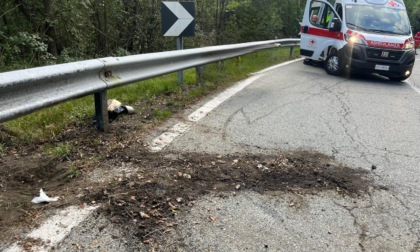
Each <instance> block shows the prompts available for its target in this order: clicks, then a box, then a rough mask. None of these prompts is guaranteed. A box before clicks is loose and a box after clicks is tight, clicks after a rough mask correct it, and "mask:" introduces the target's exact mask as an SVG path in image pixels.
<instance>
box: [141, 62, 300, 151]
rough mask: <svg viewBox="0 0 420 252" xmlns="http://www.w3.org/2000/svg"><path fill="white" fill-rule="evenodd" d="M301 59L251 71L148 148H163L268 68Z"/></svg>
mask: <svg viewBox="0 0 420 252" xmlns="http://www.w3.org/2000/svg"><path fill="white" fill-rule="evenodd" d="M300 60H302V59H297V60H292V61H288V62H285V63H281V64H278V65H275V66H272V67H269V68H266V69H264V70H261V71H259V72H256V73H253V76H252V77H250V78H248V79H246V80H243V81H240V82H238V83H237V84H236V85H234V86H232V87H230V88H228V89H226V90H225V91H223V92H222V93H220V94H219V95H218V96H216V97H215V98H213V99H212V100H210V101H209V102H207V103H206V104H204V105H203V106H202V107H200V108H199V109H197V110H196V111H194V112H193V113H191V114H190V115H189V116H188V117H187V120H186V122H184V123H182V122H181V123H177V124H175V125H174V126H173V127H172V128H170V129H169V130H168V131H167V132H164V133H162V134H161V135H160V136H158V137H157V138H155V139H153V141H151V142H150V143H149V146H148V148H149V150H150V151H152V152H158V151H161V150H163V149H164V148H165V147H167V146H168V145H170V144H171V143H172V142H173V141H174V140H175V139H176V138H177V137H179V136H181V135H182V134H184V133H185V132H187V131H188V130H189V129H190V128H191V127H192V126H193V125H194V123H196V122H198V121H199V120H201V119H203V118H204V117H205V116H207V115H208V114H209V113H210V112H211V111H212V110H213V109H215V108H217V107H218V106H219V105H220V104H222V103H223V102H225V101H226V100H227V99H229V98H231V97H232V96H234V95H235V94H237V93H238V92H240V91H241V90H243V89H244V88H246V87H247V86H249V85H250V84H252V83H253V82H254V81H256V80H257V79H258V78H260V77H261V75H262V74H263V73H266V72H268V71H270V70H273V69H275V68H278V67H282V66H286V65H289V64H292V63H294V62H296V61H300Z"/></svg>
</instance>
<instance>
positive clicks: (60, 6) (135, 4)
mask: <svg viewBox="0 0 420 252" xmlns="http://www.w3.org/2000/svg"><path fill="white" fill-rule="evenodd" d="M304 5H305V2H304V1H271V0H203V1H195V10H196V11H195V12H196V13H195V22H196V29H195V36H193V37H185V40H184V47H185V48H197V47H203V46H211V45H218V44H233V43H241V42H251V41H260V40H268V39H274V38H291V37H293V38H296V37H298V33H299V19H300V18H301V17H302V13H303V7H304ZM160 11H161V1H151V0H125V1H110V0H68V1H53V0H44V1H37V0H3V1H0V72H1V71H8V70H13V69H22V68H29V67H34V66H42V65H47V64H56V63H65V62H73V61H79V60H83V59H93V58H100V57H108V56H126V55H134V54H142V53H150V52H160V51H168V50H174V49H175V38H174V37H164V36H162V31H161V27H162V24H161V20H162V17H161V13H160ZM238 27H242V28H241V29H238Z"/></svg>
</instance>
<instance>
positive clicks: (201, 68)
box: [195, 65, 204, 84]
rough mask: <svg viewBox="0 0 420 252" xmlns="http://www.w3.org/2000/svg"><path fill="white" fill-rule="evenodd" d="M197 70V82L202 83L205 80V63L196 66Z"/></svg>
mask: <svg viewBox="0 0 420 252" xmlns="http://www.w3.org/2000/svg"><path fill="white" fill-rule="evenodd" d="M195 71H196V73H195V74H196V79H197V82H198V83H199V84H202V83H201V82H202V80H203V73H204V66H203V65H202V66H196V67H195Z"/></svg>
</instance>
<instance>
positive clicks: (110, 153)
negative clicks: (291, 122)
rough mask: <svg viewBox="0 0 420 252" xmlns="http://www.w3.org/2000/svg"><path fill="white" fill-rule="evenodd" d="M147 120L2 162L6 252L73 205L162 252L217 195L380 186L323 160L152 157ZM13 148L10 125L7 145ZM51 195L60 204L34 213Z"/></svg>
mask: <svg viewBox="0 0 420 252" xmlns="http://www.w3.org/2000/svg"><path fill="white" fill-rule="evenodd" d="M160 104H164V103H160ZM143 105H144V104H143ZM143 105H142V106H143ZM155 105H156V104H155ZM136 106H137V107H138V106H140V104H136ZM144 107H145V106H144ZM175 112H176V111H175ZM145 115H150V114H149V113H148V112H147V109H143V110H142V112H139V113H137V114H134V115H130V116H124V117H122V118H119V119H118V120H116V121H114V122H113V123H112V124H111V130H110V133H99V132H97V131H96V129H95V127H94V126H93V125H91V123H90V122H87V121H86V123H85V124H84V125H73V126H71V127H69V128H68V130H66V131H65V132H63V133H62V134H61V135H59V136H56V137H55V138H54V139H53V140H46V141H44V142H42V141H41V142H38V143H34V144H33V145H31V146H19V147H10V148H8V149H7V151H6V152H5V153H3V156H1V157H0V234H1V235H0V244H4V242H6V241H8V242H10V239H14V240H16V241H21V242H27V241H24V240H23V237H22V234H23V232H24V231H25V230H27V229H30V228H33V227H36V226H37V225H39V224H40V223H41V221H42V219H43V218H45V217H46V216H47V215H48V213H49V212H50V210H53V209H58V208H62V207H65V206H69V205H82V204H100V205H101V208H100V210H99V211H100V212H101V214H103V215H104V216H106V217H107V218H109V219H110V220H111V221H112V222H113V223H114V224H116V225H121V226H124V227H125V228H124V230H126V232H127V235H128V236H129V237H131V238H132V239H133V240H134V239H136V240H139V239H140V240H141V241H143V242H144V243H145V244H151V245H150V246H153V244H152V243H153V241H154V239H155V238H156V237H158V236H161V235H165V234H166V233H168V232H170V230H171V229H172V228H174V227H176V221H175V216H176V215H177V213H178V212H179V211H183V210H185V209H187V208H190V207H192V206H193V205H194V202H195V201H196V200H197V199H198V198H199V197H201V196H203V195H205V194H208V193H215V194H220V195H221V196H223V194H224V193H226V192H238V191H240V190H253V191H256V192H258V193H262V194H264V193H266V192H270V191H288V192H293V193H317V192H319V191H322V190H335V191H338V192H339V193H341V194H343V195H347V196H351V197H358V196H359V195H363V194H365V193H366V192H367V191H368V189H369V187H370V186H372V181H373V179H372V175H371V174H370V172H369V171H366V170H362V169H354V168H349V167H345V166H341V165H340V164H337V163H336V162H335V161H334V159H333V158H331V157H329V156H325V155H323V154H320V153H315V152H288V153H286V152H279V153H277V154H276V155H262V154H261V155H260V154H258V155H256V154H252V153H249V154H235V155H233V154H232V155H227V156H220V155H219V156H218V155H208V154H205V153H168V152H165V151H163V152H158V153H152V152H149V151H148V150H147V143H146V142H144V135H145V134H146V133H147V132H149V131H150V130H153V128H154V127H155V126H156V125H157V124H156V122H155V121H154V120H153V118H146V117H145ZM12 138H13V136H11V135H10V134H9V132H7V131H6V130H4V128H2V126H1V125H0V140H2V142H3V141H11V139H12ZM60 144H67V145H71V146H72V148H71V151H70V152H69V153H67V154H66V155H64V156H60V157H55V156H53V155H50V154H48V149H49V148H51V146H58V145H60ZM41 188H43V190H44V192H45V193H46V194H47V195H48V196H59V197H60V198H59V200H58V201H57V202H53V203H49V204H40V205H38V204H32V203H31V200H32V198H33V197H35V196H38V195H39V190H40V189H41Z"/></svg>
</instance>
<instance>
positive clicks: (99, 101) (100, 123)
mask: <svg viewBox="0 0 420 252" xmlns="http://www.w3.org/2000/svg"><path fill="white" fill-rule="evenodd" d="M94 97H95V116H96V128H97V129H98V130H99V131H102V132H109V117H108V103H107V99H108V92H107V90H104V91H101V92H99V93H95V94H94Z"/></svg>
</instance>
